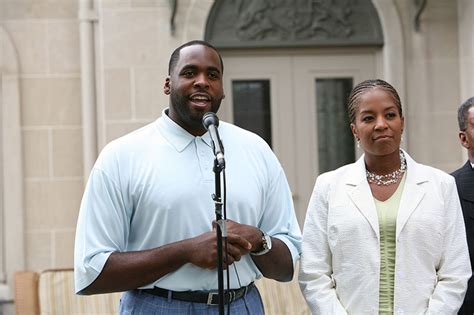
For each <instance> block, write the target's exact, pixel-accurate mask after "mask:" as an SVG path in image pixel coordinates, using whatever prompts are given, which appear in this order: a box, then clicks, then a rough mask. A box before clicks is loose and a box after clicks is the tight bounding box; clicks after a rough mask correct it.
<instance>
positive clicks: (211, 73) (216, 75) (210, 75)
mask: <svg viewBox="0 0 474 315" xmlns="http://www.w3.org/2000/svg"><path fill="white" fill-rule="evenodd" d="M209 78H211V79H218V78H219V74H217V73H216V72H209Z"/></svg>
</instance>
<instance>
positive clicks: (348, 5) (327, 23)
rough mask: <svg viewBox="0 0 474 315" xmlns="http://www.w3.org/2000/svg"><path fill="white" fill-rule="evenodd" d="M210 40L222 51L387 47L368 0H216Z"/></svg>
mask: <svg viewBox="0 0 474 315" xmlns="http://www.w3.org/2000/svg"><path fill="white" fill-rule="evenodd" d="M206 39H207V40H209V41H210V42H212V43H214V44H215V45H216V46H219V47H249V46H251V47H275V46H319V45H323V46H328V45H337V46H344V45H381V44H382V43H383V38H382V31H381V26H380V22H379V19H378V16H377V12H376V10H375V8H374V7H373V5H372V3H371V1H370V0H258V1H255V0H235V1H225V0H216V2H215V3H214V5H213V7H212V9H211V12H210V14H209V18H208V21H207V27H206Z"/></svg>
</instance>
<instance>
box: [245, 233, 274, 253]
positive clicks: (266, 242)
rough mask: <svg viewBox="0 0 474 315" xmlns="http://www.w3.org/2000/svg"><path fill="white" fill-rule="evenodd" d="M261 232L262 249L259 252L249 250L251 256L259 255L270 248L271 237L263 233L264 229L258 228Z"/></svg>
mask: <svg viewBox="0 0 474 315" xmlns="http://www.w3.org/2000/svg"><path fill="white" fill-rule="evenodd" d="M259 230H260V229H259ZM260 232H262V250H261V251H259V252H250V255H253V256H261V255H264V254H266V253H268V252H269V251H270V249H272V238H271V236H270V235H268V234H267V233H265V231H263V230H260Z"/></svg>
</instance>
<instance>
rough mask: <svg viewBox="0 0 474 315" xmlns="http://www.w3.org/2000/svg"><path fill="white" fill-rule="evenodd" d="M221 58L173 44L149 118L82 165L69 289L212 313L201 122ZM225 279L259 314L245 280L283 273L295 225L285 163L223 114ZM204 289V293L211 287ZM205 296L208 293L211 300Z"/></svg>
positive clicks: (213, 105) (150, 306) (292, 250)
mask: <svg viewBox="0 0 474 315" xmlns="http://www.w3.org/2000/svg"><path fill="white" fill-rule="evenodd" d="M222 73H223V64H222V59H221V57H220V55H219V53H218V52H217V50H216V49H215V48H214V47H212V46H211V45H209V44H208V43H206V42H203V41H192V42H188V43H186V44H184V45H182V46H180V47H178V48H177V49H176V50H175V51H174V52H173V54H172V55H171V58H170V65H169V77H168V78H166V81H165V86H164V92H165V94H167V95H170V103H169V108H168V109H166V110H165V111H163V113H162V116H161V117H160V118H159V119H157V120H156V121H155V122H153V123H151V124H149V125H147V126H145V127H143V128H141V129H139V130H136V131H134V132H132V133H130V134H128V135H126V136H124V137H122V138H119V139H117V140H115V141H112V142H111V143H109V144H108V145H107V146H106V147H105V148H104V150H103V151H102V152H101V154H100V156H99V158H98V160H97V162H96V164H95V165H94V168H93V170H92V172H91V175H90V178H89V181H88V184H87V187H86V190H85V192H84V196H83V199H82V203H81V210H80V214H79V220H78V224H77V232H76V244H75V258H74V261H75V262H74V264H75V288H76V292H77V293H79V294H97V293H106V292H115V291H127V292H126V293H125V295H124V297H123V298H122V301H121V310H120V312H121V313H123V314H128V313H143V314H144V313H149V312H151V311H153V312H157V311H158V310H161V311H162V312H163V313H165V314H176V313H177V312H178V311H179V312H182V314H217V310H218V307H217V305H215V304H216V303H217V302H216V301H217V297H216V299H215V298H214V297H215V296H209V295H208V294H207V293H208V292H215V291H216V290H217V287H218V285H217V271H216V264H217V249H216V247H217V245H216V232H215V230H214V228H213V220H214V219H215V212H214V202H213V200H212V199H211V194H212V193H214V189H215V188H214V187H215V186H214V173H213V172H212V167H213V161H214V155H213V151H212V144H211V139H210V136H209V133H207V132H206V130H205V129H204V127H203V125H202V116H203V115H204V114H205V113H206V112H210V111H211V112H217V110H218V109H219V106H220V103H221V100H222V99H223V97H224V93H223V88H222ZM219 133H220V136H221V138H222V141H223V143H224V144H225V157H226V169H225V171H226V177H227V196H226V197H227V200H224V202H225V203H226V205H227V218H228V222H227V241H228V247H227V250H228V255H227V256H226V257H225V261H224V267H225V268H227V269H228V272H229V276H230V281H229V286H230V288H231V289H234V290H233V292H232V294H230V295H228V296H226V299H225V302H226V303H231V310H232V311H233V312H234V313H236V314H241V313H248V314H263V313H264V311H263V305H262V303H261V300H260V297H259V295H258V290H257V289H256V288H255V287H254V286H253V281H254V280H255V279H258V278H259V277H261V276H262V275H263V276H264V277H268V278H273V279H276V280H278V281H289V280H291V279H292V277H293V268H294V265H295V262H296V260H297V259H298V258H299V253H300V245H301V232H300V229H299V227H298V223H297V221H296V216H295V213H294V209H293V204H292V199H291V193H290V190H289V187H288V183H287V180H286V177H285V174H284V172H283V169H282V167H281V165H280V163H279V162H278V160H277V158H276V157H275V155H274V154H273V153H272V151H271V149H270V148H269V147H268V145H267V144H266V143H265V142H264V141H263V140H262V139H261V138H260V137H258V136H257V135H255V134H253V133H250V132H248V131H245V130H243V129H241V128H238V127H236V126H234V125H231V124H227V123H225V122H221V124H220V125H219ZM209 297H210V298H209ZM209 304H210V305H209Z"/></svg>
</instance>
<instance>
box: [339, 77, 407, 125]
mask: <svg viewBox="0 0 474 315" xmlns="http://www.w3.org/2000/svg"><path fill="white" fill-rule="evenodd" d="M372 89H382V90H384V91H386V92H388V93H389V94H390V95H391V96H392V98H393V100H394V101H395V105H396V106H397V109H398V114H399V115H400V117H403V111H402V102H401V101H400V96H398V93H397V90H395V88H394V87H393V86H392V85H391V84H390V83H388V82H386V81H384V80H381V79H375V80H365V81H362V82H360V83H359V84H357V85H356V86H355V87H354V88H353V89H352V91H351V93H350V95H349V99H348V103H347V112H348V114H349V121H350V122H351V123H354V122H355V119H356V112H357V108H358V106H359V100H360V97H361V96H362V95H363V94H364V93H365V92H368V91H369V90H372Z"/></svg>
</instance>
